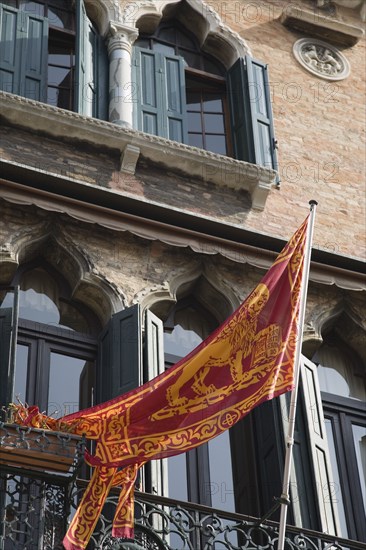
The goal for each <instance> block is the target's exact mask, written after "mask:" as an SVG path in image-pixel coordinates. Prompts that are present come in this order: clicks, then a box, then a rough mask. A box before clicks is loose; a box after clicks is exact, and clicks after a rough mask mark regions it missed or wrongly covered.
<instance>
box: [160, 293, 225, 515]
mask: <svg viewBox="0 0 366 550" xmlns="http://www.w3.org/2000/svg"><path fill="white" fill-rule="evenodd" d="M217 326H218V323H217V321H216V319H214V318H213V317H212V315H211V314H209V312H208V311H207V310H205V309H204V308H202V307H201V306H200V305H199V303H198V302H197V301H196V300H193V299H191V298H186V299H183V300H180V301H179V302H177V304H176V305H175V306H174V307H173V308H172V309H171V311H170V314H169V316H168V318H167V320H166V321H165V323H164V352H165V366H166V368H169V367H170V366H172V365H173V364H175V363H177V362H178V361H179V360H180V359H181V358H182V357H185V356H186V355H188V353H190V352H191V351H192V350H193V349H194V348H195V347H196V346H198V345H199V344H200V343H201V342H202V341H203V340H204V339H205V338H207V337H208V336H209V334H211V332H213V331H214V329H215V328H217ZM167 464H168V486H169V491H168V494H169V496H170V497H172V498H176V499H178V500H188V501H190V502H197V503H199V504H205V505H207V506H213V507H216V508H224V509H225V510H227V511H235V505H234V488H233V477H232V470H231V467H230V464H231V452H230V437H229V433H228V432H224V433H223V434H221V435H220V436H219V437H217V438H215V439H214V440H213V441H210V442H209V443H208V444H205V445H201V446H200V447H198V448H197V449H193V450H192V451H189V452H188V453H186V454H182V455H177V456H175V457H170V458H169V459H168V460H167ZM177 480H179V481H178V482H177Z"/></svg>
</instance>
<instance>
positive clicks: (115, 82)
mask: <svg viewBox="0 0 366 550" xmlns="http://www.w3.org/2000/svg"><path fill="white" fill-rule="evenodd" d="M137 36H138V31H137V29H133V28H131V27H127V26H125V25H122V24H120V23H111V24H110V29H109V39H108V42H107V46H108V56H109V121H110V122H114V123H115V124H118V125H120V126H123V127H125V128H132V111H133V99H134V94H133V85H132V82H131V52H132V44H133V43H134V41H135V40H136V38H137Z"/></svg>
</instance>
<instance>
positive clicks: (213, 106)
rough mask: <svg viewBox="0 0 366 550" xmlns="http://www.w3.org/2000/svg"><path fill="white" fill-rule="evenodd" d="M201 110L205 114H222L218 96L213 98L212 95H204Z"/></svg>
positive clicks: (220, 100) (220, 101)
mask: <svg viewBox="0 0 366 550" xmlns="http://www.w3.org/2000/svg"><path fill="white" fill-rule="evenodd" d="M203 110H204V111H205V113H222V112H223V108H222V99H221V96H220V95H219V94H217V96H216V97H215V95H214V94H209V95H208V94H206V95H205V98H204V106H203Z"/></svg>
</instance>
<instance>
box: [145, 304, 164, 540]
mask: <svg viewBox="0 0 366 550" xmlns="http://www.w3.org/2000/svg"><path fill="white" fill-rule="evenodd" d="M164 371H165V362H164V327H163V322H162V321H161V320H160V319H159V318H158V317H157V316H156V315H154V314H153V313H152V312H151V311H150V310H146V315H145V347H144V381H145V382H148V381H149V380H152V379H153V378H155V377H156V376H158V375H159V374H161V373H163V372H164ZM167 460H168V459H166V458H163V459H162V460H151V461H150V462H149V463H148V464H147V465H146V466H145V475H146V487H145V490H147V491H148V492H151V493H154V494H157V495H160V496H168V462H167ZM154 521H155V523H154V527H155V528H156V529H158V528H160V529H161V528H162V525H160V523H161V521H160V520H159V518H155V520H154Z"/></svg>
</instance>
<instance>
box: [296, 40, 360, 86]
mask: <svg viewBox="0 0 366 550" xmlns="http://www.w3.org/2000/svg"><path fill="white" fill-rule="evenodd" d="M293 52H294V56H295V58H296V59H297V61H298V62H299V63H300V64H301V65H302V66H303V67H305V69H307V70H308V71H310V72H311V73H313V74H315V75H316V76H318V77H320V78H325V79H326V80H343V79H344V78H347V76H348V75H349V73H350V65H349V62H348V60H347V59H346V58H345V57H344V55H343V54H342V53H341V52H340V51H339V50H338V49H337V48H335V47H334V46H331V45H330V44H327V43H326V42H323V41H321V40H317V39H316V38H301V39H300V40H297V42H295V44H294V46H293Z"/></svg>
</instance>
